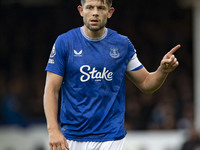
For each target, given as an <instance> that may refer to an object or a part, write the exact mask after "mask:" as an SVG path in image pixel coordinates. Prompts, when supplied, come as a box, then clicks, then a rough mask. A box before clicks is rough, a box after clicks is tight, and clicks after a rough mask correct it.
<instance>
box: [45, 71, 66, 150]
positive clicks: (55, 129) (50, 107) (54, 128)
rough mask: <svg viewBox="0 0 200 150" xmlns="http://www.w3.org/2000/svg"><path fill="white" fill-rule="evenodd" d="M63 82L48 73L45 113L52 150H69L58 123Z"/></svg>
mask: <svg viewBox="0 0 200 150" xmlns="http://www.w3.org/2000/svg"><path fill="white" fill-rule="evenodd" d="M62 80H63V77H61V76H59V75H57V74H54V73H51V72H47V77H46V84H45V90H44V112H45V116H46V120H47V128H48V132H49V146H50V150H53V149H59V150H61V149H62V150H63V149H64V150H66V148H67V149H68V144H67V141H66V139H65V137H64V136H63V135H62V133H61V132H60V130H59V126H58V122H57V113H58V96H59V91H60V86H61V84H62Z"/></svg>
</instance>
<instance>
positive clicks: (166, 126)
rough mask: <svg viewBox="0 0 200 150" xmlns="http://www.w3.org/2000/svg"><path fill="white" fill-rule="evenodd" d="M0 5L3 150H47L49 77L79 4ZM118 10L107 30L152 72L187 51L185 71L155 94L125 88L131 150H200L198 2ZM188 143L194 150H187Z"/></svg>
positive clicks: (119, 4) (167, 1) (157, 2)
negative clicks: (124, 39)
mask: <svg viewBox="0 0 200 150" xmlns="http://www.w3.org/2000/svg"><path fill="white" fill-rule="evenodd" d="M0 3H1V5H0V16H1V23H0V46H1V49H0V54H1V55H0V62H1V63H0V150H47V149H48V133H47V131H46V124H45V123H46V122H45V117H44V112H43V100H42V99H43V89H44V83H45V71H44V69H45V66H46V63H47V60H48V57H49V54H50V51H51V48H52V46H53V43H54V41H55V39H56V37H57V36H58V35H59V34H61V33H63V32H66V31H68V30H69V29H71V28H74V27H78V26H82V18H81V17H80V16H79V14H78V11H77V10H76V8H77V5H78V4H79V0H1V1H0ZM113 6H114V7H115V9H116V10H115V13H114V15H113V17H112V18H111V19H110V20H109V22H108V26H107V27H110V28H112V29H114V30H117V31H118V32H119V33H121V34H124V35H127V36H128V37H129V38H130V39H131V41H132V42H133V44H134V46H135V48H136V49H137V53H138V57H139V59H140V60H141V62H142V63H143V64H144V65H145V67H146V68H147V69H148V70H149V71H154V70H155V69H156V68H157V67H158V65H159V63H160V60H161V59H162V57H163V56H164V54H165V53H166V52H168V50H170V49H171V48H172V47H174V46H175V45H176V44H181V45H182V48H181V49H180V51H177V52H176V56H177V58H178V60H179V62H180V66H179V67H178V68H177V69H176V70H175V71H174V72H173V73H172V74H170V75H169V77H168V79H167V81H166V82H165V84H164V85H163V87H162V88H161V89H160V90H159V91H157V92H156V93H154V94H152V95H146V94H142V93H141V92H140V91H139V90H138V89H137V88H136V87H135V86H134V85H132V84H131V83H130V82H129V81H128V80H127V84H126V89H127V91H126V103H127V105H126V116H125V117H126V123H125V126H126V129H127V131H128V135H127V150H197V149H198V148H200V141H199V134H198V131H199V129H200V121H199V120H200V119H199V114H200V112H199V110H198V109H199V108H200V104H199V102H198V101H199V100H200V90H199V89H200V81H199V79H198V77H200V67H199V64H200V61H199V58H200V42H199V41H200V0H162V1H161V0H151V1H147V0H123V1H122V0H114V2H113ZM187 140H190V141H191V142H189V143H188V145H192V146H196V148H193V147H192V146H190V147H189V148H188V149H186V148H185V147H187V144H185V142H186V141H187ZM194 143H196V144H194ZM183 145H185V146H183ZM183 147H184V148H185V149H183Z"/></svg>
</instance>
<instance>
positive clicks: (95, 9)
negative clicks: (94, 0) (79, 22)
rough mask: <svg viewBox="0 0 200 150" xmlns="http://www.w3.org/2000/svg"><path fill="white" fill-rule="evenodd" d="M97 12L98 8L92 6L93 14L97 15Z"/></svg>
mask: <svg viewBox="0 0 200 150" xmlns="http://www.w3.org/2000/svg"><path fill="white" fill-rule="evenodd" d="M98 15H99V13H98V9H97V8H94V9H93V16H98Z"/></svg>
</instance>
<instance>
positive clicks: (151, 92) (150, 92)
mask: <svg viewBox="0 0 200 150" xmlns="http://www.w3.org/2000/svg"><path fill="white" fill-rule="evenodd" d="M140 91H141V92H142V93H144V94H149V95H150V94H153V93H154V92H155V91H156V90H142V89H140Z"/></svg>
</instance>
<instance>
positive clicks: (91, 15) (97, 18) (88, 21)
mask: <svg viewBox="0 0 200 150" xmlns="http://www.w3.org/2000/svg"><path fill="white" fill-rule="evenodd" d="M78 10H79V12H80V14H81V16H82V17H83V22H84V25H85V26H86V27H87V28H88V29H89V30H91V31H99V30H101V29H103V28H104V27H105V26H106V24H107V19H108V18H110V17H111V16H112V13H113V12H114V8H109V7H108V5H107V3H106V2H104V3H102V2H101V1H100V0H86V2H85V4H84V5H83V6H78Z"/></svg>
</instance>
